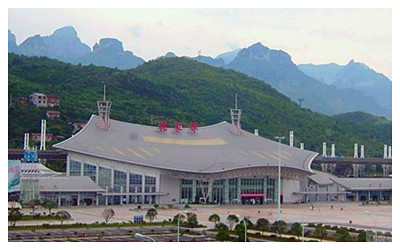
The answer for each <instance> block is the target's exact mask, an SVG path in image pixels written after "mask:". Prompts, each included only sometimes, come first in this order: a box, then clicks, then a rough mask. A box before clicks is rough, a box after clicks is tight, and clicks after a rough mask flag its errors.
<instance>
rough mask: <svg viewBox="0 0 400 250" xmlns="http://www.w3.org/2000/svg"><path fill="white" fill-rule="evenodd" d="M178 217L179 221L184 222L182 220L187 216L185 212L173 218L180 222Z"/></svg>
mask: <svg viewBox="0 0 400 250" xmlns="http://www.w3.org/2000/svg"><path fill="white" fill-rule="evenodd" d="M178 218H179V223H182V222H184V221H185V219H186V216H185V215H184V214H181V213H179V214H177V215H175V216H174V218H173V219H172V220H173V221H174V222H178Z"/></svg>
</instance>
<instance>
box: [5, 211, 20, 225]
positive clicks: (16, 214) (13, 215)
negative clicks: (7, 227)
mask: <svg viewBox="0 0 400 250" xmlns="http://www.w3.org/2000/svg"><path fill="white" fill-rule="evenodd" d="M22 216H23V214H22V213H21V212H20V211H19V209H11V210H10V211H9V212H8V221H9V222H10V224H11V226H15V224H16V223H17V221H19V220H20V219H21V218H22Z"/></svg>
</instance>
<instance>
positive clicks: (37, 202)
mask: <svg viewBox="0 0 400 250" xmlns="http://www.w3.org/2000/svg"><path fill="white" fill-rule="evenodd" d="M39 205H40V200H38V199H33V200H30V201H28V203H27V204H26V206H27V207H29V208H31V209H32V215H35V210H36V207H37V206H39Z"/></svg>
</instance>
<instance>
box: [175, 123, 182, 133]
mask: <svg viewBox="0 0 400 250" xmlns="http://www.w3.org/2000/svg"><path fill="white" fill-rule="evenodd" d="M182 128H183V127H182V122H179V121H177V122H175V132H177V133H180V132H182Z"/></svg>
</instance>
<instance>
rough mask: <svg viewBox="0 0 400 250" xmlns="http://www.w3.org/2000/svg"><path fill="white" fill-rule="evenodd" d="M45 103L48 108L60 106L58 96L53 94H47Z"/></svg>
mask: <svg viewBox="0 0 400 250" xmlns="http://www.w3.org/2000/svg"><path fill="white" fill-rule="evenodd" d="M46 96H47V103H48V106H49V107H54V106H59V105H60V96H59V95H55V94H47V95H46Z"/></svg>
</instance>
